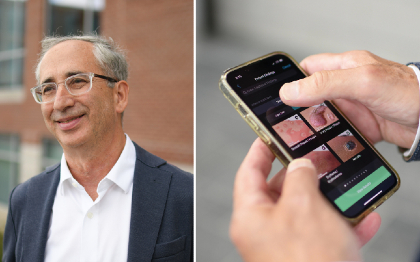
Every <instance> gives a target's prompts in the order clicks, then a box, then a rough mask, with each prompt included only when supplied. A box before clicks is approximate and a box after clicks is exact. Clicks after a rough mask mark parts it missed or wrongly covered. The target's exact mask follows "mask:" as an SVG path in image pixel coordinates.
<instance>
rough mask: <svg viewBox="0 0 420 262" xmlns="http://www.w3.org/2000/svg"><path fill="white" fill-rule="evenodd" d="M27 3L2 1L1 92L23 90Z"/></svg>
mask: <svg viewBox="0 0 420 262" xmlns="http://www.w3.org/2000/svg"><path fill="white" fill-rule="evenodd" d="M24 23H25V1H22V0H0V36H1V37H0V91H2V90H6V89H7V90H16V89H20V90H22V89H23V88H22V86H23V85H22V79H23V58H24V49H23V44H24V43H23V39H24Z"/></svg>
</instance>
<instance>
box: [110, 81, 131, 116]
mask: <svg viewBox="0 0 420 262" xmlns="http://www.w3.org/2000/svg"><path fill="white" fill-rule="evenodd" d="M113 88H114V99H115V109H116V111H117V113H119V114H122V113H123V112H124V110H125V108H126V107H127V105H128V93H129V92H130V87H129V86H128V83H127V82H126V81H124V80H121V81H119V82H117V83H116V84H115V85H114V87H113Z"/></svg>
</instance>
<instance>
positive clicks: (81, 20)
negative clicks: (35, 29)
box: [47, 0, 105, 36]
mask: <svg viewBox="0 0 420 262" xmlns="http://www.w3.org/2000/svg"><path fill="white" fill-rule="evenodd" d="M104 5H105V2H104V0H77V1H75V0H49V5H48V8H49V14H50V19H49V20H48V21H49V23H48V25H47V31H48V34H49V35H62V36H63V35H76V34H81V33H85V34H86V33H91V32H96V33H99V29H100V28H99V11H101V10H102V9H103V8H104Z"/></svg>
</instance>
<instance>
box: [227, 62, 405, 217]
mask: <svg viewBox="0 0 420 262" xmlns="http://www.w3.org/2000/svg"><path fill="white" fill-rule="evenodd" d="M304 77H306V76H305V75H304V73H303V72H302V71H301V70H300V69H299V68H298V67H297V66H296V65H295V64H294V62H293V61H292V60H291V59H289V58H288V57H287V56H285V55H281V54H278V55H273V56H270V57H268V58H265V59H263V60H259V61H257V62H254V63H251V64H249V65H246V66H245V67H242V68H239V69H237V70H234V71H231V72H229V73H228V75H227V77H226V80H227V82H228V84H229V85H230V86H231V87H232V89H233V90H234V91H235V92H236V93H237V95H238V96H239V97H240V98H241V99H242V100H243V101H244V103H245V104H246V105H247V106H248V107H249V108H250V109H251V110H252V111H253V113H254V114H255V115H256V116H257V117H258V119H259V120H260V121H261V122H262V123H263V124H264V125H265V126H266V127H267V129H268V130H269V131H270V132H271V133H272V135H273V136H274V137H276V138H277V139H278V141H279V143H280V144H281V145H282V146H283V148H285V149H286V150H287V152H288V153H289V154H290V155H291V156H292V157H293V158H300V157H303V158H307V159H310V160H311V161H312V163H313V164H314V165H315V167H316V169H317V174H318V178H319V179H320V189H321V191H322V192H323V193H324V195H325V196H326V197H327V198H328V199H329V200H330V201H331V202H332V203H333V205H335V207H336V208H337V209H338V210H339V211H341V212H342V213H343V214H344V215H345V216H347V217H349V218H354V217H357V216H358V215H359V214H361V213H362V212H364V211H365V210H366V209H368V208H369V207H370V205H372V204H373V203H375V201H376V200H378V199H380V198H381V197H382V196H384V195H386V194H387V193H388V192H389V191H390V190H392V189H393V188H394V187H395V186H396V185H397V183H398V180H397V177H396V175H395V174H394V172H393V171H392V169H391V168H390V167H389V166H388V165H387V164H386V163H385V162H384V161H383V160H382V159H381V158H380V157H379V156H378V154H376V153H375V151H374V150H373V149H372V148H371V147H370V146H369V145H368V144H367V143H366V142H365V140H364V139H362V137H361V136H360V135H359V134H358V133H357V132H356V131H355V130H354V129H353V128H352V126H351V125H350V124H349V123H348V122H347V120H346V119H345V118H344V117H343V116H342V115H341V114H340V113H339V112H338V111H337V110H336V109H335V107H334V106H332V105H331V103H330V102H328V101H325V102H324V103H322V104H319V105H315V106H312V107H291V106H288V105H286V104H284V103H283V102H282V101H281V99H280V97H279V90H280V88H281V87H282V85H283V84H284V83H287V82H292V81H295V80H298V79H301V78H304Z"/></svg>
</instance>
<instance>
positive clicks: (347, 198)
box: [334, 166, 391, 212]
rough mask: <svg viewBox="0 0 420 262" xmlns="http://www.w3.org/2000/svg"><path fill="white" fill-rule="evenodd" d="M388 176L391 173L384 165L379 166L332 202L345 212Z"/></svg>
mask: <svg viewBox="0 0 420 262" xmlns="http://www.w3.org/2000/svg"><path fill="white" fill-rule="evenodd" d="M390 176H391V173H389V172H388V170H387V169H386V168H385V167H384V166H381V167H380V168H378V169H376V170H375V171H374V172H373V173H372V174H370V175H369V176H368V177H366V178H365V179H363V180H362V181H360V182H359V183H358V184H357V185H355V186H354V187H353V188H351V189H350V190H349V191H347V192H346V193H344V194H343V195H342V196H340V197H339V198H337V199H336V200H335V201H334V203H335V204H336V205H337V206H338V208H340V209H341V211H343V212H345V211H346V210H347V209H348V208H349V207H351V206H352V205H354V203H356V202H357V201H359V200H360V199H361V198H362V197H364V196H365V195H366V194H367V193H369V192H370V191H372V190H373V189H374V188H375V187H377V186H378V185H379V184H380V183H382V181H384V180H385V179H387V178H388V177H390Z"/></svg>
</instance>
